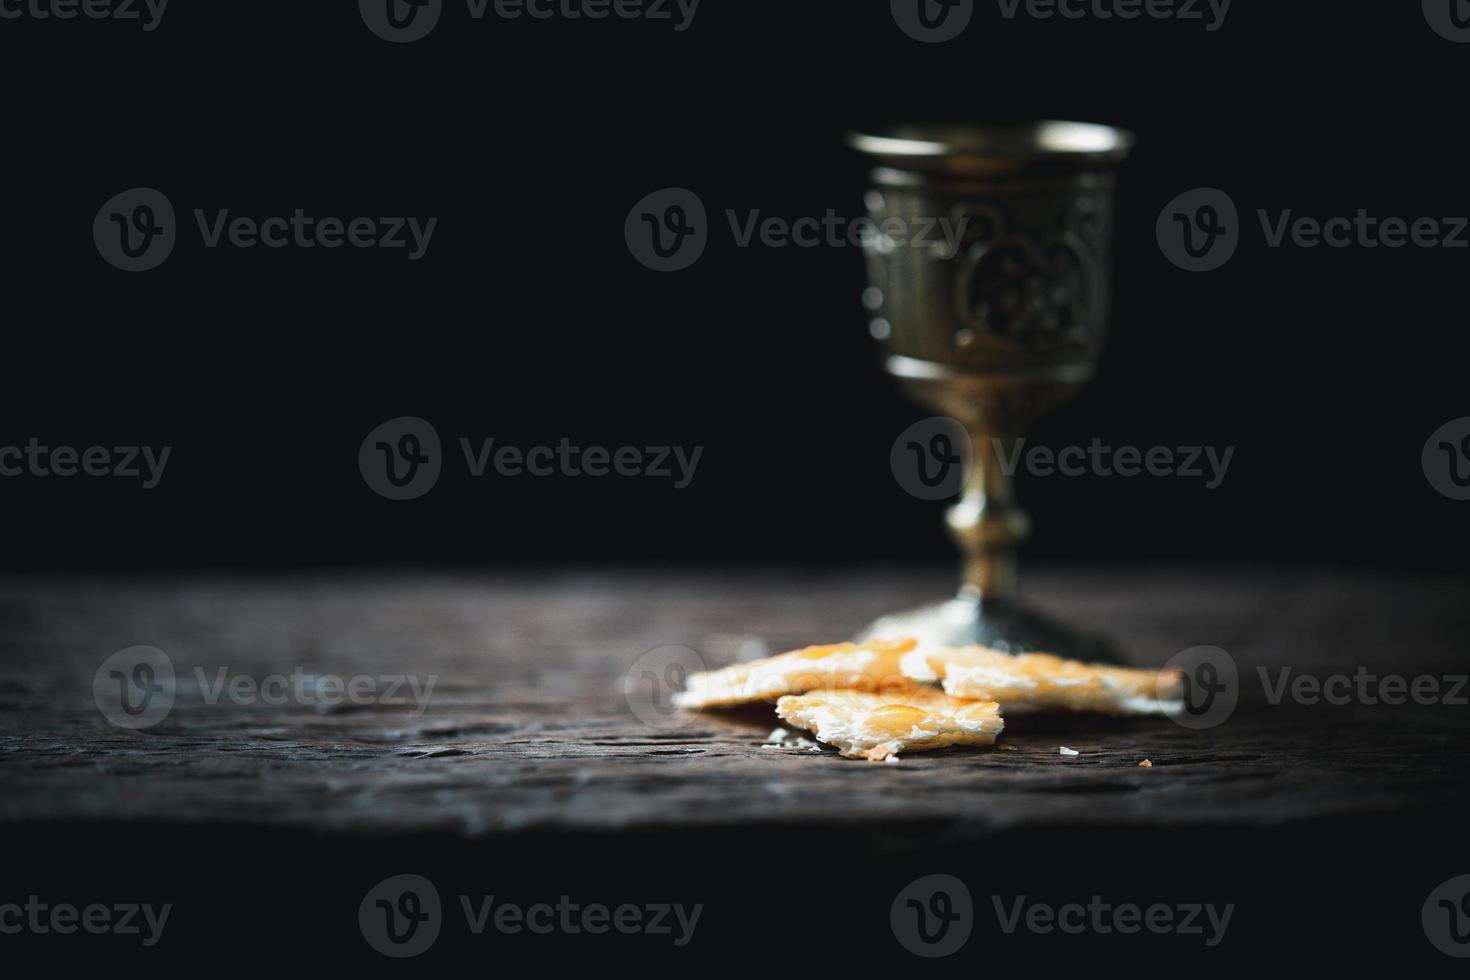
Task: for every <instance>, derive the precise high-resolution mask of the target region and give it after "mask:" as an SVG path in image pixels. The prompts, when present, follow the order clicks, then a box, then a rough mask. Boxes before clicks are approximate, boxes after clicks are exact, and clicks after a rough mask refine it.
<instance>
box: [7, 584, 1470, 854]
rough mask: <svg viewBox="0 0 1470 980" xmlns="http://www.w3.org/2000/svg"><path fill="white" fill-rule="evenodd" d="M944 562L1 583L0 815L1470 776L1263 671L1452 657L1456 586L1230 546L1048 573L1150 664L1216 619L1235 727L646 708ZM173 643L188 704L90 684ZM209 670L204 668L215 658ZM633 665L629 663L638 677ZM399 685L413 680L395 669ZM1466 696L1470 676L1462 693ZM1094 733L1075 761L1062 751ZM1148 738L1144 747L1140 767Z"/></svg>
mask: <svg viewBox="0 0 1470 980" xmlns="http://www.w3.org/2000/svg"><path fill="white" fill-rule="evenodd" d="M945 585H946V581H945V579H944V578H943V577H942V576H938V575H919V574H913V573H898V572H880V571H868V572H863V573H860V574H849V575H820V576H819V575H814V574H810V575H798V574H790V573H783V574H769V575H757V574H749V575H716V574H710V573H698V572H690V573H687V574H677V575H674V574H671V575H657V574H646V573H628V572H585V573H578V574H562V575H545V576H542V577H537V578H525V579H511V578H504V577H473V576H466V577H455V576H444V575H431V576H417V575H407V574H403V575H393V576H386V575H385V576H362V575H351V574H344V575H311V576H295V577H277V578H242V577H224V576H203V577H196V578H189V579H141V580H120V579H113V578H93V579H82V578H67V579H49V580H46V579H42V580H18V579H12V580H9V581H4V582H0V638H3V640H0V780H3V783H4V787H5V791H4V793H3V796H0V818H3V819H5V820H9V821H38V820H84V821H86V820H138V821H148V822H167V823H177V822H188V823H231V824H237V825H238V824H246V825H260V826H282V827H294V828H307V829H314V830H318V831H323V832H341V831H349V832H354V833H363V834H402V833H410V832H435V833H444V834H449V835H464V836H482V835H496V834H503V833H507V832H515V831H527V830H538V831H564V830H589V831H590V830H616V829H624V828H644V829H648V828H658V827H682V828H689V827H716V826H726V825H745V824H764V825H772V826H774V825H784V824H816V823H821V824H843V825H847V826H854V827H861V826H863V825H872V826H882V827H893V826H922V827H928V828H937V829H940V830H942V831H943V832H944V833H947V834H951V835H959V836H982V835H985V834H988V833H990V832H993V831H996V830H1001V829H1008V828H1032V827H1046V826H1053V825H1055V826H1067V825H1088V826H1099V827H1103V826H1114V825H1128V826H1140V827H1149V826H1184V825H1196V824H1238V825H1243V826H1252V825H1273V824H1278V823H1280V822H1283V821H1293V820H1301V819H1308V818H1315V817H1326V816H1333V815H1363V814H1371V813H1375V812H1385V811H1403V810H1406V809H1413V808H1425V809H1426V810H1427V809H1429V808H1439V807H1443V806H1446V805H1452V804H1456V803H1463V802H1464V801H1465V797H1466V791H1465V789H1464V788H1463V786H1464V782H1465V781H1464V780H1463V778H1462V776H1463V775H1464V763H1463V758H1464V750H1463V745H1462V739H1463V737H1464V736H1465V734H1466V727H1467V726H1466V718H1467V716H1470V709H1467V708H1464V707H1459V708H1455V707H1445V706H1441V707H1419V706H1405V707H1387V706H1367V705H1352V706H1342V707H1338V706H1327V705H1319V706H1300V705H1292V706H1275V707H1273V706H1271V705H1269V704H1266V703H1264V699H1263V698H1262V697H1261V696H1260V695H1261V684H1260V683H1259V681H1258V680H1257V679H1256V670H1257V668H1259V667H1267V668H1269V669H1270V670H1272V671H1273V672H1274V671H1275V670H1276V669H1278V668H1280V667H1283V666H1290V667H1291V668H1292V669H1293V670H1294V671H1295V672H1296V673H1298V674H1299V673H1302V672H1309V673H1316V674H1319V675H1320V674H1325V673H1328V672H1342V673H1352V672H1353V671H1354V670H1356V669H1357V668H1358V667H1359V666H1362V667H1364V668H1366V669H1368V670H1371V671H1375V672H1379V673H1384V672H1394V673H1399V674H1415V673H1420V672H1428V673H1434V674H1436V675H1445V674H1454V673H1464V672H1465V668H1464V664H1463V656H1462V654H1461V652H1460V651H1461V648H1462V645H1463V643H1462V638H1463V637H1464V636H1466V635H1467V626H1470V610H1467V608H1466V606H1465V604H1464V603H1463V601H1462V600H1463V597H1464V595H1465V594H1466V589H1465V584H1464V583H1463V582H1459V581H1453V580H1446V579H1427V580H1419V581H1405V580H1402V579H1389V578H1372V577H1366V576H1359V577H1352V576H1344V575H1328V574H1312V575H1306V574H1296V575H1290V574H1285V573H1275V572H1222V571H1210V570H1208V569H1199V568H1173V569H1163V570H1155V571H1132V572H1108V573H1105V574H1104V573H1082V572H1078V573H1054V574H1050V575H1043V576H1039V577H1037V578H1035V579H1034V580H1032V581H1030V582H1028V586H1029V587H1030V588H1029V590H1028V591H1029V595H1030V596H1031V597H1032V598H1033V600H1034V601H1036V602H1037V603H1038V604H1040V605H1042V606H1044V607H1045V608H1047V609H1048V610H1050V611H1053V612H1056V613H1058V614H1060V615H1063V616H1066V617H1069V618H1070V619H1072V620H1073V621H1075V622H1077V623H1079V624H1081V625H1085V626H1088V627H1091V628H1095V629H1100V630H1104V631H1106V632H1109V633H1111V634H1112V635H1113V636H1114V637H1116V638H1117V639H1119V640H1120V641H1121V644H1122V646H1123V647H1124V649H1125V652H1126V653H1127V655H1128V656H1129V659H1131V660H1133V661H1134V662H1136V663H1139V664H1158V663H1162V662H1163V661H1164V660H1166V659H1167V658H1168V657H1169V656H1171V655H1173V654H1174V653H1177V652H1178V651H1180V650H1182V649H1184V648H1187V647H1191V646H1195V645H1200V644H1214V645H1218V646H1221V647H1224V648H1225V649H1226V650H1228V651H1230V653H1231V654H1232V656H1234V658H1235V659H1236V660H1237V662H1238V663H1239V665H1240V667H1241V671H1242V675H1243V677H1244V688H1243V690H1244V695H1245V702H1244V703H1243V704H1242V707H1241V708H1240V709H1239V710H1238V711H1237V712H1236V714H1235V715H1234V716H1233V717H1232V718H1231V719H1230V720H1229V721H1228V722H1226V723H1225V724H1224V725H1222V726H1220V727H1218V728H1215V729H1211V730H1208V731H1189V730H1186V729H1184V728H1182V727H1180V726H1178V725H1176V724H1174V723H1173V722H1171V721H1168V720H1164V719H1141V720H1112V719H1103V718H1093V717H1064V718H1063V717H1052V718H1047V717H1032V718H1026V717H1019V716H1017V717H1012V718H1010V719H1009V720H1008V728H1007V731H1006V734H1005V735H1004V736H1002V740H1001V741H1002V744H1003V746H1004V747H1003V748H1000V749H997V750H994V751H988V750H981V751H962V750H961V751H947V752H942V753H935V754H933V755H929V756H923V755H914V756H910V757H907V758H905V759H904V760H903V762H902V764H900V765H874V764H869V763H863V762H858V761H852V760H845V759H841V758H838V757H837V756H836V754H835V753H833V752H831V751H829V750H828V751H818V752H813V751H809V750H807V749H804V748H800V747H796V748H791V747H784V748H772V747H765V746H764V744H763V743H764V742H765V739H766V737H767V735H768V733H769V732H770V731H771V730H772V729H773V728H774V727H775V726H776V724H777V722H776V719H775V717H774V713H773V712H771V711H769V710H766V709H756V710H751V711H741V712H735V713H704V714H698V715H693V716H682V717H674V718H665V717H659V718H656V719H655V723H654V724H648V723H646V722H645V721H642V720H640V719H639V718H638V717H637V716H636V715H635V713H634V712H633V711H632V710H630V707H629V699H628V696H627V688H626V675H627V673H628V671H629V669H630V667H632V666H633V665H634V664H635V663H636V662H638V660H639V658H640V656H642V655H644V654H645V653H647V652H648V651H650V650H653V649H655V648H659V647H663V646H666V645H682V646H687V647H689V648H690V649H691V650H693V651H695V652H696V653H697V654H698V655H699V657H700V658H701V659H702V660H703V662H704V663H706V664H708V665H710V666H717V665H720V664H723V663H726V662H729V661H731V660H733V659H735V658H737V657H739V656H749V655H751V654H753V653H755V652H758V651H759V649H760V646H761V644H764V645H765V647H766V648H768V649H770V650H772V651H779V650H781V649H785V648H788V647H792V646H797V645H801V644H806V643H813V642H828V641H831V640H833V639H838V638H842V637H845V636H848V635H851V634H852V633H853V632H855V631H856V630H857V629H858V628H860V627H861V626H862V625H863V624H864V623H865V622H867V621H868V620H869V619H871V618H873V617H874V616H876V615H878V614H880V613H882V612H886V611H889V610H891V609H893V608H897V607H902V606H904V605H908V604H914V603H917V602H920V601H924V600H927V599H931V598H933V597H936V596H938V595H940V594H942V592H943V590H944V588H945ZM134 644H149V645H153V646H157V647H159V648H161V649H163V650H165V651H167V653H168V654H169V656H170V658H171V659H172V660H173V662H174V664H175V665H176V667H177V669H178V675H179V683H178V691H177V697H176V702H175V705H174V708H173V710H172V712H171V714H170V715H169V716H168V718H167V719H166V720H164V721H163V722H162V723H160V724H159V725H157V726H155V727H153V728H150V729H147V730H144V731H137V732H134V731H129V730H125V729H121V728H118V727H115V726H113V725H111V724H110V723H109V722H107V721H106V720H105V718H104V717H103V716H102V715H101V713H100V712H99V711H98V710H97V708H96V706H95V704H94V703H93V701H92V698H91V681H92V675H93V672H94V671H95V670H96V669H97V667H98V665H99V664H100V663H101V662H102V660H103V659H104V658H106V657H107V656H108V655H110V654H112V653H113V652H115V651H117V650H119V649H121V648H124V647H127V646H131V645H134ZM196 668H200V669H202V670H203V672H204V676H205V677H206V678H207V679H208V680H209V681H210V682H211V683H212V682H213V680H214V679H215V678H216V677H217V676H218V671H219V669H220V668H224V670H225V672H226V675H227V676H235V675H244V676H248V677H252V678H256V679H257V680H258V679H260V678H263V677H266V676H268V675H272V674H285V675H291V674H292V673H293V671H298V670H299V671H301V672H303V673H304V674H307V675H310V676H312V677H321V676H324V675H335V676H340V677H353V676H364V677H384V676H391V675H405V674H407V675H414V676H416V677H418V678H419V679H420V682H421V683H424V682H426V681H427V679H428V678H431V677H432V678H433V679H434V683H435V686H434V688H433V695H432V698H431V699H430V701H429V704H428V706H427V708H426V709H425V710H423V711H422V712H421V713H420V712H419V711H417V710H416V709H415V708H414V707H413V706H412V705H399V706H384V705H376V706H371V705H370V706H352V705H339V706H336V707H328V706H322V705H318V704H314V703H296V702H295V701H294V700H292V701H291V702H290V703H287V704H282V705H269V704H260V703H254V704H235V703H232V702H231V701H230V700H229V699H220V700H218V701H217V703H214V704H210V703H209V702H208V699H207V697H206V694H207V690H204V689H201V688H200V686H199V684H198V683H196V679H195V673H194V672H195V669H196ZM206 687H207V685H206ZM635 687H636V685H635ZM400 693H404V692H403V691H400ZM1465 693H1466V692H1463V691H1462V692H1461V694H1462V695H1463V694H1465ZM1061 745H1067V746H1070V747H1072V748H1075V749H1077V750H1079V752H1080V755H1078V756H1077V757H1063V756H1061V755H1060V754H1059V752H1058V748H1059V746H1061ZM1145 758H1147V759H1151V760H1152V762H1153V767H1152V768H1149V769H1143V768H1140V767H1139V766H1138V763H1139V761H1141V760H1142V759H1145Z"/></svg>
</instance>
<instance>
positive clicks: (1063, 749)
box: [1062, 745, 1082, 755]
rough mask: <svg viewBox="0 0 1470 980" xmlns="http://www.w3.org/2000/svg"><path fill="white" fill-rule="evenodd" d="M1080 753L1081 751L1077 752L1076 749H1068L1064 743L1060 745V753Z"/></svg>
mask: <svg viewBox="0 0 1470 980" xmlns="http://www.w3.org/2000/svg"><path fill="white" fill-rule="evenodd" d="M1081 754H1082V753H1081V752H1078V751H1077V750H1076V749H1069V748H1067V747H1066V746H1065V745H1063V746H1062V755H1081Z"/></svg>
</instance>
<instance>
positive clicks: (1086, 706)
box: [903, 646, 1183, 715]
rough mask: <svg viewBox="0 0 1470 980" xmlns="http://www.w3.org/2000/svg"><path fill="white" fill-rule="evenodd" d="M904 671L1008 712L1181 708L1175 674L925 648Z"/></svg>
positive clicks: (1040, 656)
mask: <svg viewBox="0 0 1470 980" xmlns="http://www.w3.org/2000/svg"><path fill="white" fill-rule="evenodd" d="M903 670H904V673H905V674H907V675H908V676H910V677H912V678H914V679H916V680H938V681H940V682H941V683H942V684H943V685H944V690H945V692H946V693H948V694H950V695H952V696H953V697H957V698H974V699H976V700H981V701H999V702H1000V703H1001V704H1004V705H1006V706H1008V707H1009V706H1011V705H1029V706H1034V707H1038V708H1066V709H1069V710H1072V711H1096V712H1101V713H1104V714H1114V715H1127V714H1172V713H1174V712H1177V711H1179V710H1181V708H1182V707H1183V705H1182V703H1181V702H1180V698H1181V697H1182V696H1183V687H1182V684H1183V681H1182V678H1181V677H1180V675H1179V673H1178V672H1177V671H1156V670H1138V669H1136V668H1131V667H1109V666H1107V665H1105V664H1088V663H1083V662H1082V661H1080V660H1067V659H1065V658H1063V657H1057V656H1054V655H1052V654H1050V653H1020V654H1011V653H1005V652H1003V651H1000V650H991V649H989V648H988V647H982V646H968V647H927V648H924V649H921V650H913V651H911V652H909V653H908V654H906V655H905V656H904V657H903Z"/></svg>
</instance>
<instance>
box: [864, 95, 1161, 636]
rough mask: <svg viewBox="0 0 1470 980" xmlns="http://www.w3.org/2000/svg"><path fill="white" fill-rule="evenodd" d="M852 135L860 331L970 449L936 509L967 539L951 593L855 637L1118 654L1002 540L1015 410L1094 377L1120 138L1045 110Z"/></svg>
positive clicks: (1007, 529)
mask: <svg viewBox="0 0 1470 980" xmlns="http://www.w3.org/2000/svg"><path fill="white" fill-rule="evenodd" d="M849 144H850V145H851V146H852V147H853V148H855V149H857V150H858V151H860V152H861V153H863V154H864V155H865V157H866V158H867V160H868V161H869V162H870V164H871V167H872V171H871V175H870V177H869V189H868V193H867V207H868V216H869V218H870V219H871V220H872V222H873V223H874V226H875V227H876V229H877V230H876V232H875V234H873V235H871V236H869V238H868V239H867V241H866V242H865V249H864V251H865V255H866V260H867V266H868V288H867V290H866V291H865V293H864V296H863V300H864V305H865V306H866V307H867V309H868V311H869V316H870V321H869V330H870V332H871V333H872V334H873V336H874V338H875V339H877V340H878V341H879V342H880V344H881V345H882V347H883V352H884V355H885V362H884V363H885V366H886V369H887V371H888V373H889V374H890V375H892V376H893V377H895V378H897V379H898V380H899V382H900V383H901V384H902V385H903V386H904V388H905V389H906V391H907V392H908V394H909V395H910V396H911V397H912V398H914V399H915V400H917V401H919V402H920V403H922V404H923V405H925V406H927V407H928V408H930V409H933V410H935V411H936V412H938V413H940V414H941V415H942V416H946V417H948V418H949V419H952V420H954V421H953V422H952V423H947V424H950V425H952V426H953V428H954V429H955V436H954V438H955V439H956V440H958V441H959V443H960V446H961V447H963V448H965V449H967V450H968V452H967V453H964V454H963V456H964V457H967V460H966V462H967V465H966V472H965V473H964V475H963V480H962V482H961V481H959V480H957V481H956V482H957V483H958V484H959V486H958V488H957V490H958V492H959V499H958V501H957V502H956V503H955V504H954V505H953V506H952V507H951V508H950V510H949V511H948V515H947V517H948V524H949V528H950V531H951V532H952V534H953V536H954V538H955V540H956V541H957V542H958V544H959V546H960V549H961V551H962V552H963V555H964V574H963V583H962V585H961V587H960V590H959V594H958V595H957V596H955V597H954V598H952V599H949V600H947V601H944V602H940V603H937V604H935V605H931V606H925V607H922V608H920V609H916V610H912V611H909V612H902V613H896V614H894V615H890V616H885V617H884V618H882V619H880V620H878V622H876V623H874V624H873V625H872V626H871V627H869V629H868V632H867V634H865V635H866V636H867V637H882V636H913V637H917V638H918V639H919V640H920V641H921V642H923V643H937V644H969V643H981V644H986V645H988V646H993V647H997V648H1000V649H1005V650H1011V651H1029V650H1045V651H1049V652H1053V653H1057V654H1061V655H1063V656H1075V657H1081V658H1083V659H1091V660H1109V659H1114V658H1113V657H1112V655H1111V652H1110V648H1109V645H1108V643H1107V642H1106V641H1105V640H1103V639H1102V638H1100V637H1096V636H1091V635H1088V634H1085V633H1081V632H1078V631H1076V630H1073V629H1069V628H1068V627H1067V626H1065V625H1063V624H1061V623H1059V622H1056V621H1055V620H1053V619H1052V618H1050V617H1048V616H1046V615H1044V614H1042V613H1040V612H1039V611H1037V610H1034V609H1031V608H1028V607H1027V606H1026V605H1025V604H1023V603H1022V602H1021V601H1020V599H1019V598H1018V596H1017V588H1016V550H1017V548H1018V547H1019V546H1020V544H1021V542H1022V541H1023V540H1024V539H1025V538H1026V536H1027V532H1028V529H1029V521H1028V519H1027V516H1026V514H1025V512H1023V511H1022V510H1021V509H1020V508H1019V506H1018V505H1017V503H1016V498H1015V493H1014V490H1013V488H1012V482H1011V476H1012V469H1013V467H1012V466H1011V465H1010V464H1009V463H1008V462H1007V461H1011V462H1013V461H1014V459H1015V457H1014V455H1013V451H1014V448H1015V444H1016V440H1017V439H1018V438H1019V437H1020V436H1021V435H1022V434H1023V433H1024V431H1025V429H1026V426H1027V425H1029V424H1030V422H1031V421H1032V420H1033V419H1035V418H1036V417H1037V416H1038V415H1039V414H1041V413H1042V412H1045V411H1047V410H1048V409H1050V408H1052V407H1054V406H1056V405H1058V404H1059V403H1061V402H1063V401H1065V400H1066V399H1067V398H1069V397H1070V396H1071V395H1072V394H1074V393H1075V392H1076V391H1077V390H1078V388H1079V387H1080V386H1081V385H1083V384H1084V383H1086V382H1087V381H1088V380H1089V379H1091V377H1092V375H1093V371H1094V369H1095V367H1096V364H1097V360H1098V353H1099V350H1100V348H1101V345H1102V340H1103V333H1104V326H1105V323H1106V320H1107V312H1108V290H1109V247H1110V246H1109V239H1110V237H1111V232H1112V192H1113V170H1114V168H1115V167H1116V166H1117V165H1118V163H1120V162H1121V161H1122V159H1123V158H1124V157H1125V156H1126V154H1127V152H1128V149H1129V147H1130V146H1131V144H1132V136H1131V135H1130V134H1128V133H1126V132H1123V131H1121V130H1118V129H1113V128H1111V127H1108V126H1098V125H1091V124H1085V123H1071V122H1041V123H1032V124H1027V125H1020V126H911V127H901V128H897V129H894V130H891V131H886V132H874V133H859V134H853V135H852V136H850V137H849ZM936 226H938V227H943V228H944V229H946V236H937V235H936V236H931V240H930V241H927V242H926V241H921V238H920V234H919V231H918V229H923V228H933V227H936ZM940 237H944V239H945V240H944V241H942V242H939V241H936V239H938V238H940ZM915 448H917V449H922V446H916V447H915ZM955 456H956V458H959V457H960V454H958V453H956V454H955ZM920 464H921V465H922V461H920Z"/></svg>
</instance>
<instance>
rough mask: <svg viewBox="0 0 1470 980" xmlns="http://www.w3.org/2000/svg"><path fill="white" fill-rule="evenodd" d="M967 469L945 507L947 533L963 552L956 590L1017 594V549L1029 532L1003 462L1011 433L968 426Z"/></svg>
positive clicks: (985, 595) (971, 594) (981, 595)
mask: <svg viewBox="0 0 1470 980" xmlns="http://www.w3.org/2000/svg"><path fill="white" fill-rule="evenodd" d="M969 431H970V443H971V447H972V454H971V464H970V472H969V475H968V477H967V479H966V482H965V491H964V494H963V495H962V496H961V497H960V499H959V501H958V502H957V503H956V504H955V505H954V506H953V507H951V508H950V509H949V513H948V514H947V515H946V516H947V521H948V524H949V529H950V533H951V534H952V535H953V536H954V539H955V541H956V542H957V543H958V544H959V546H960V551H961V553H962V554H963V555H964V584H963V586H962V587H961V595H963V596H966V597H968V598H975V599H999V598H1009V597H1012V596H1014V595H1015V594H1016V550H1017V549H1018V548H1019V547H1020V545H1021V543H1022V542H1023V541H1025V539H1026V536H1027V534H1028V533H1029V531H1030V526H1031V525H1030V521H1029V520H1028V519H1027V517H1026V513H1025V511H1023V510H1021V508H1020V506H1019V505H1018V504H1017V503H1016V491H1015V484H1014V482H1013V481H1012V479H1011V474H1010V472H1008V470H1009V467H1007V466H1006V465H1005V460H1006V459H1011V458H1013V456H1012V451H1013V447H1014V444H1015V438H1014V437H1008V436H999V435H996V434H994V433H992V432H990V431H988V430H987V429H985V428H983V427H974V426H971V427H970V429H969Z"/></svg>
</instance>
